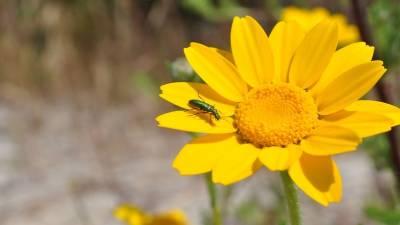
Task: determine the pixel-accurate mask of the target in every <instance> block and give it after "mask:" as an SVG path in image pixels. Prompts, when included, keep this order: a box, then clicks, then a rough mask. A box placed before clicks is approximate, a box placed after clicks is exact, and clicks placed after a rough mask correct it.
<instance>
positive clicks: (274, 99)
mask: <svg viewBox="0 0 400 225" xmlns="http://www.w3.org/2000/svg"><path fill="white" fill-rule="evenodd" d="M317 120H318V111H317V106H316V104H315V103H314V99H313V98H312V96H311V95H310V94H309V93H307V92H306V91H304V90H303V89H301V88H299V87H297V86H295V85H292V84H286V83H281V84H268V85H264V86H261V87H257V88H254V89H252V90H251V91H250V92H249V93H248V94H247V96H246V98H245V100H244V101H243V102H241V103H239V104H238V106H237V108H236V113H235V124H236V126H237V128H238V134H239V135H240V137H241V138H242V139H243V140H245V141H248V142H250V143H252V144H254V145H257V146H260V147H266V146H286V145H289V144H295V143H298V142H299V141H300V140H301V139H302V138H304V137H306V136H308V135H309V134H310V133H311V132H312V131H313V129H314V128H315V126H316V124H317Z"/></svg>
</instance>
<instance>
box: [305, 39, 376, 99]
mask: <svg viewBox="0 0 400 225" xmlns="http://www.w3.org/2000/svg"><path fill="white" fill-rule="evenodd" d="M373 54H374V47H371V46H368V45H366V44H365V43H364V42H357V43H353V44H350V45H348V46H346V47H344V48H341V49H339V50H338V51H336V52H335V53H334V54H333V56H332V59H331V61H330V62H329V64H328V67H327V68H326V70H325V71H324V73H323V74H322V76H321V79H320V80H319V81H318V82H317V84H316V85H315V86H314V87H312V88H311V92H312V93H313V95H314V96H316V95H318V93H319V92H320V91H321V90H322V89H323V88H325V87H326V86H327V85H328V84H329V83H330V82H332V81H333V80H335V79H336V78H337V77H338V76H339V75H341V74H342V73H343V72H345V71H347V70H349V69H351V68H353V67H355V66H357V65H360V64H362V63H366V62H369V61H371V59H372V55H373Z"/></svg>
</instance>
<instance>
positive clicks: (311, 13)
mask: <svg viewBox="0 0 400 225" xmlns="http://www.w3.org/2000/svg"><path fill="white" fill-rule="evenodd" d="M324 19H329V20H332V21H334V22H335V23H336V24H337V25H338V28H339V45H344V44H349V43H353V42H356V41H359V40H360V35H359V32H358V29H357V27H356V26H355V25H352V24H349V23H348V21H347V18H346V17H345V16H344V15H342V14H331V13H330V12H329V11H328V10H326V9H325V8H322V7H318V8H314V9H303V8H297V7H294V6H288V7H286V8H284V9H283V10H282V20H284V21H290V20H294V21H296V22H297V23H299V24H300V25H301V26H302V28H303V29H305V30H307V31H308V30H310V29H311V28H312V27H314V26H315V25H316V24H318V23H319V22H321V21H322V20H324Z"/></svg>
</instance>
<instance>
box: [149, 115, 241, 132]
mask: <svg viewBox="0 0 400 225" xmlns="http://www.w3.org/2000/svg"><path fill="white" fill-rule="evenodd" d="M156 120H157V122H158V126H160V127H165V128H171V129H176V130H182V131H188V132H196V133H210V134H212V133H214V134H222V133H233V132H235V131H236V129H235V128H234V127H233V119H232V118H231V117H222V118H221V119H220V120H215V119H214V118H213V117H212V115H209V114H197V115H196V113H195V112H191V111H173V112H169V113H165V114H162V115H160V116H158V117H157V118H156Z"/></svg>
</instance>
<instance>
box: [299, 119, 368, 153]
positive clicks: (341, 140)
mask: <svg viewBox="0 0 400 225" xmlns="http://www.w3.org/2000/svg"><path fill="white" fill-rule="evenodd" d="M360 141H361V139H360V137H359V136H358V135H357V134H356V133H355V132H354V131H352V130H350V129H348V128H345V127H341V126H337V125H331V124H325V123H323V124H320V126H318V127H317V128H316V129H315V130H314V132H313V134H312V135H310V136H309V137H307V138H306V139H304V140H302V141H301V144H300V146H301V149H302V150H303V151H304V152H307V153H308V154H311V155H333V154H339V153H344V152H348V151H352V150H355V149H356V147H357V145H358V144H359V143H360Z"/></svg>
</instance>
